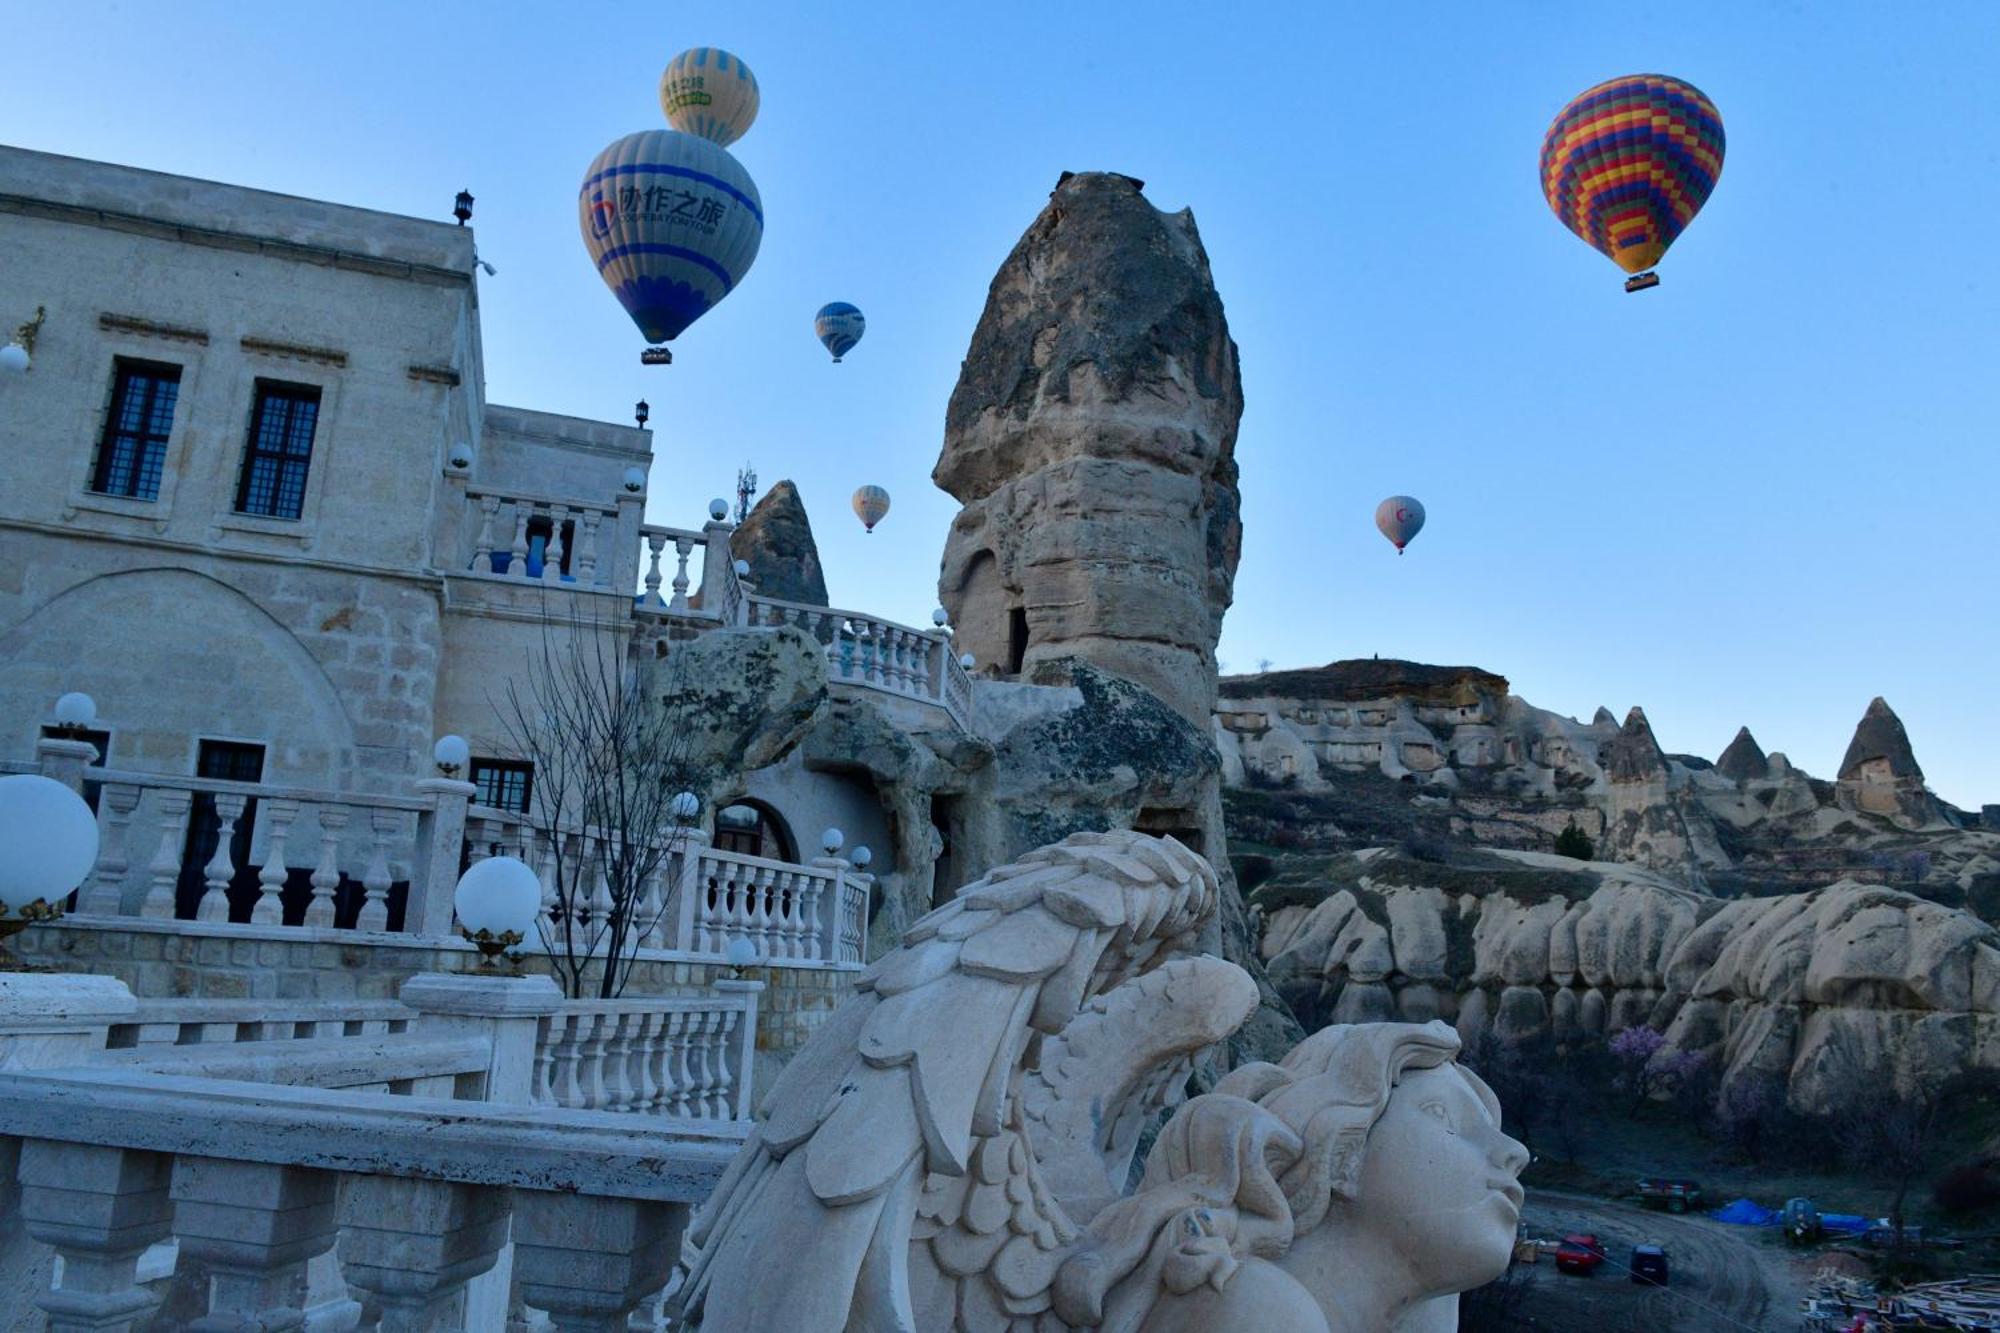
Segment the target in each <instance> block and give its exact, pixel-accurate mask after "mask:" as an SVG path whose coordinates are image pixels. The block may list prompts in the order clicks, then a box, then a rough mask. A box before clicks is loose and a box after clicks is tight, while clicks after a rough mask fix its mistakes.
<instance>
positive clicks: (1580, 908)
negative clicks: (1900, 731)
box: [1251, 849, 2000, 1113]
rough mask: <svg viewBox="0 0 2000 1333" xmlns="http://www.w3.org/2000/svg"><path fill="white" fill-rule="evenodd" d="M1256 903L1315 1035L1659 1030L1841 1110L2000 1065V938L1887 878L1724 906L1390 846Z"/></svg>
mask: <svg viewBox="0 0 2000 1333" xmlns="http://www.w3.org/2000/svg"><path fill="white" fill-rule="evenodd" d="M1319 895H1323V896H1319ZM1251 903H1252V906H1253V910H1255V911H1256V917H1255V919H1256V920H1257V922H1258V923H1259V924H1260V926H1261V939H1262V949H1263V952H1264V955H1265V957H1266V958H1267V959H1268V960H1269V963H1268V968H1269V975H1270V978H1271V981H1272V983H1273V984H1274V985H1275V986H1276V987H1277V989H1278V991H1279V993H1280V994H1281V995H1283V996H1284V997H1285V998H1286V1000H1287V1001H1288V1002H1289V1003H1290V1004H1291V1006H1292V1008H1293V1010H1294V1012H1296V1013H1297V1014H1298V1015H1299V1016H1300V1018H1301V1019H1302V1021H1303V1022H1304V1023H1305V1025H1306V1026H1307V1027H1308V1028H1311V1027H1314V1026H1317V1025H1318V1024H1321V1023H1329V1022H1331V1023H1355V1022H1370V1021H1376V1020H1406V1021H1421V1020H1425V1019H1429V1018H1444V1019H1446V1020H1447V1021H1450V1022H1453V1023H1455V1024H1456V1025H1457V1026H1458V1028H1459V1031H1460V1034H1461V1035H1462V1036H1463V1037H1464V1038H1465V1040H1466V1042H1467V1044H1468V1045H1469V1046H1470V1045H1476V1044H1477V1043H1478V1042H1480V1041H1481V1040H1483V1039H1484V1038H1486V1037H1487V1036H1489V1035H1491V1036H1492V1037H1495V1038H1498V1039H1499V1040H1501V1041H1503V1042H1531V1041H1535V1040H1539V1039H1554V1040H1557V1041H1567V1040H1575V1039H1578V1038H1590V1037H1598V1038H1602V1037H1606V1036H1609V1035H1610V1034H1613V1033H1616V1032H1618V1031H1620V1030H1622V1029H1624V1028H1628V1027H1633V1026H1636V1025H1639V1024H1646V1025H1650V1026H1652V1027H1654V1028H1656V1029H1658V1030H1660V1031H1662V1032H1664V1033H1665V1034H1666V1035H1667V1042H1668V1046H1669V1048H1670V1049H1673V1050H1679V1051H1692V1052H1699V1053H1701V1054H1702V1055H1703V1056H1704V1057H1706V1059H1707V1060H1708V1061H1709V1065H1710V1068H1712V1069H1713V1070H1714V1071H1715V1072H1716V1074H1717V1076H1718V1080H1719V1095H1723V1096H1727V1095H1728V1093H1729V1091H1730V1090H1731V1088H1732V1087H1733V1086H1734V1085H1736V1084H1738V1083H1741V1082H1745V1081H1751V1080H1765V1079H1771V1078H1776V1079H1778V1080H1780V1081H1782V1082H1783V1084H1784V1085H1785V1086H1786V1088H1787V1090H1788V1093H1789V1096H1790V1099H1791V1101H1792V1104H1793V1105H1794V1107H1795V1108H1797V1109H1799V1110H1802V1111H1811V1112H1821V1113H1824V1112H1830V1111H1838V1110H1840V1109H1841V1108H1842V1107H1843V1106H1844V1105H1845V1104H1846V1103H1847V1101H1848V1099H1849V1098H1850V1097H1852V1096H1854V1095H1855V1093H1856V1090H1858V1089H1864V1088H1866V1087H1868V1086H1871V1080H1880V1079H1883V1078H1888V1079H1891V1080H1893V1081H1894V1082H1895V1084H1896V1085H1897V1086H1898V1087H1899V1088H1901V1089H1903V1090H1904V1091H1906V1092H1907V1091H1909V1090H1911V1089H1914V1088H1917V1087H1920V1086H1927V1085H1935V1084H1936V1083H1937V1082H1940V1081H1942V1080H1943V1079H1945V1078H1947V1077H1949V1076H1950V1075H1951V1074H1952V1073H1954V1072H1956V1071H1958V1070H1960V1069H1967V1068H1980V1069H1995V1068H2000V932H1996V931H1995V930H1994V929H1993V928H1992V927H1991V926H1989V925H1987V924H1986V923H1985V922H1983V921H1980V920H1979V919H1977V918H1976V917H1974V916H1973V915H1972V914H1970V913H1968V912H1964V911H1958V910H1954V909H1952V908H1948V907H1943V906H1940V905H1939V904H1937V903H1932V902H1927V901H1925V900H1923V899H1921V898H1917V897H1914V896H1912V895H1910V894H1906V893H1900V892H1897V891H1894V890H1890V889H1884V888H1881V887H1879V886H1876V885H1868V884H1857V883H1854V882H1852V881H1842V882H1840V883H1837V884H1832V885H1828V886H1826V887H1824V888H1821V889H1818V890H1815V891H1813V892H1810V893H1799V894H1787V895H1784V896H1782V897H1777V898H1755V899H1738V900H1734V901H1730V902H1722V901H1719V900H1717V899H1714V898H1711V897H1708V896H1706V895H1703V894H1699V893H1694V892H1691V891H1690V890H1687V889H1685V888H1683V887H1681V886H1679V885H1676V884H1673V883H1671V882H1670V881H1668V880H1666V879H1664V878H1661V877H1660V876H1657V875H1653V874H1651V873H1649V872H1646V871H1642V870H1638V869H1637V868H1635V867H1630V866H1616V865H1603V864H1586V863H1580V862H1574V861H1567V860H1564V859H1563V858H1558V857H1552V856H1544V855H1541V854H1538V853H1523V852H1510V853H1499V854H1486V855H1483V856H1482V855H1478V854H1475V855H1474V856H1472V857H1463V856H1461V857H1459V858H1456V859H1454V860H1453V861H1451V862H1449V863H1425V862H1421V861H1416V860H1412V859H1411V858H1409V857H1407V856H1404V855H1401V854H1399V853H1397V852H1394V851H1392V850H1389V849H1372V850H1370V851H1366V852H1363V853H1360V854H1358V855H1354V856H1350V857H1346V858H1342V859H1340V860H1338V861H1336V862H1334V863H1332V864H1330V865H1328V866H1326V867H1324V868H1323V869H1322V872H1321V875H1320V878H1319V881H1318V884H1317V886H1316V887H1309V886H1307V885H1304V884H1301V883H1299V882H1297V881H1288V880H1286V879H1283V878H1280V879H1274V880H1272V881H1270V882H1268V883H1267V884H1265V885H1264V886H1261V887H1260V888H1259V889H1258V890H1257V892H1256V893H1254V894H1253V895H1252V897H1251Z"/></svg>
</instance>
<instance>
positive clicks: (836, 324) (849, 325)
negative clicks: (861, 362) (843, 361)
mask: <svg viewBox="0 0 2000 1333" xmlns="http://www.w3.org/2000/svg"><path fill="white" fill-rule="evenodd" d="M867 329H868V321H867V319H866V318H865V317H863V315H862V313H861V309H860V307H859V306H852V305H849V304H848V303H847V302H845V301H829V302H827V303H826V304H825V305H823V306H821V307H820V308H819V313H818V314H817V315H814V316H813V333H814V334H816V335H817V336H818V338H819V340H820V342H821V343H822V344H823V345H824V346H825V347H826V350H827V351H829V352H832V353H833V364H835V365H836V366H837V365H839V364H840V358H842V357H843V356H846V355H847V354H848V353H849V352H851V351H853V350H854V344H856V343H858V342H860V341H861V335H862V334H863V333H864V332H866V331H867Z"/></svg>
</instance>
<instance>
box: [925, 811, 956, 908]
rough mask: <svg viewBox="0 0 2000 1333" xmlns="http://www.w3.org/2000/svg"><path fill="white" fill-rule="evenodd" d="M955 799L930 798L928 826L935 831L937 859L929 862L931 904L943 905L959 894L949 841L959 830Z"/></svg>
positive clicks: (951, 841) (933, 905)
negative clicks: (929, 824) (929, 823)
mask: <svg viewBox="0 0 2000 1333" xmlns="http://www.w3.org/2000/svg"><path fill="white" fill-rule="evenodd" d="M958 819H959V813H958V798H957V797H955V796H933V797H931V829H932V830H933V831H934V832H935V833H936V834H937V840H938V854H937V859H936V860H935V861H933V862H931V906H932V907H933V908H937V907H943V906H944V905H945V904H946V903H948V902H950V901H951V900H952V899H953V898H956V897H957V896H958V888H959V884H958V873H957V871H956V869H955V868H954V866H953V864H952V855H951V849H952V843H953V841H954V836H953V835H954V834H955V833H956V832H957V829H958Z"/></svg>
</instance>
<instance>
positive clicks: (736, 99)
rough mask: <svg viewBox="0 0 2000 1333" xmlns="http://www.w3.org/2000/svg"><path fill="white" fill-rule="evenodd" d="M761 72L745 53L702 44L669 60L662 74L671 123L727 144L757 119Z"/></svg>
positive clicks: (665, 109) (662, 94)
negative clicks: (735, 53)
mask: <svg viewBox="0 0 2000 1333" xmlns="http://www.w3.org/2000/svg"><path fill="white" fill-rule="evenodd" d="M758 100H759V98H758V95H757V76H756V75H754V74H752V73H751V72H750V67H749V66H748V65H746V64H744V63H743V60H742V57H740V56H733V55H731V54H729V52H727V51H724V50H721V49H720V48H718V47H713V46H697V47H693V48H691V49H690V50H686V51H683V52H681V53H680V54H679V55H677V56H675V57H674V58H673V59H672V60H669V61H668V62H667V68H666V70H665V71H664V72H663V73H662V74H661V75H660V110H661V111H663V112H665V113H666V117H667V124H669V125H671V126H673V127H674V128H675V129H677V130H680V131H681V132H682V133H685V134H698V135H700V136H701V137H702V138H704V139H707V140H710V141H711V142H713V143H718V144H721V145H722V146H723V147H724V148H727V147H728V146H729V145H730V144H733V143H735V142H736V141H737V140H738V139H741V138H742V137H743V134H744V131H746V130H748V129H749V128H750V125H751V122H752V121H754V120H756V119H757V103H758Z"/></svg>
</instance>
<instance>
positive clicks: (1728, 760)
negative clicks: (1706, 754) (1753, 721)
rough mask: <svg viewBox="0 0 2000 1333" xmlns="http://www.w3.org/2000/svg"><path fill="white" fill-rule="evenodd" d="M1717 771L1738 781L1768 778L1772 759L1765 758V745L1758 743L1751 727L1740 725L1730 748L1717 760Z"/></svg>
mask: <svg viewBox="0 0 2000 1333" xmlns="http://www.w3.org/2000/svg"><path fill="white" fill-rule="evenodd" d="M1715 771H1716V772H1718V773H1720V774H1722V776H1723V777H1725V778H1731V779H1734V780H1735V781H1738V782H1742V781H1745V780H1746V779H1751V778H1768V777H1770V776H1771V761H1770V760H1769V759H1767V758H1765V756H1764V747H1763V746H1761V745H1759V744H1757V738H1756V737H1755V736H1752V735H1751V734H1750V728H1748V727H1738V728H1737V729H1736V739H1735V740H1733V741H1731V742H1729V748H1728V749H1726V750H1724V751H1723V752H1722V755H1721V757H1720V758H1718V759H1717V760H1716V761H1715Z"/></svg>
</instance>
